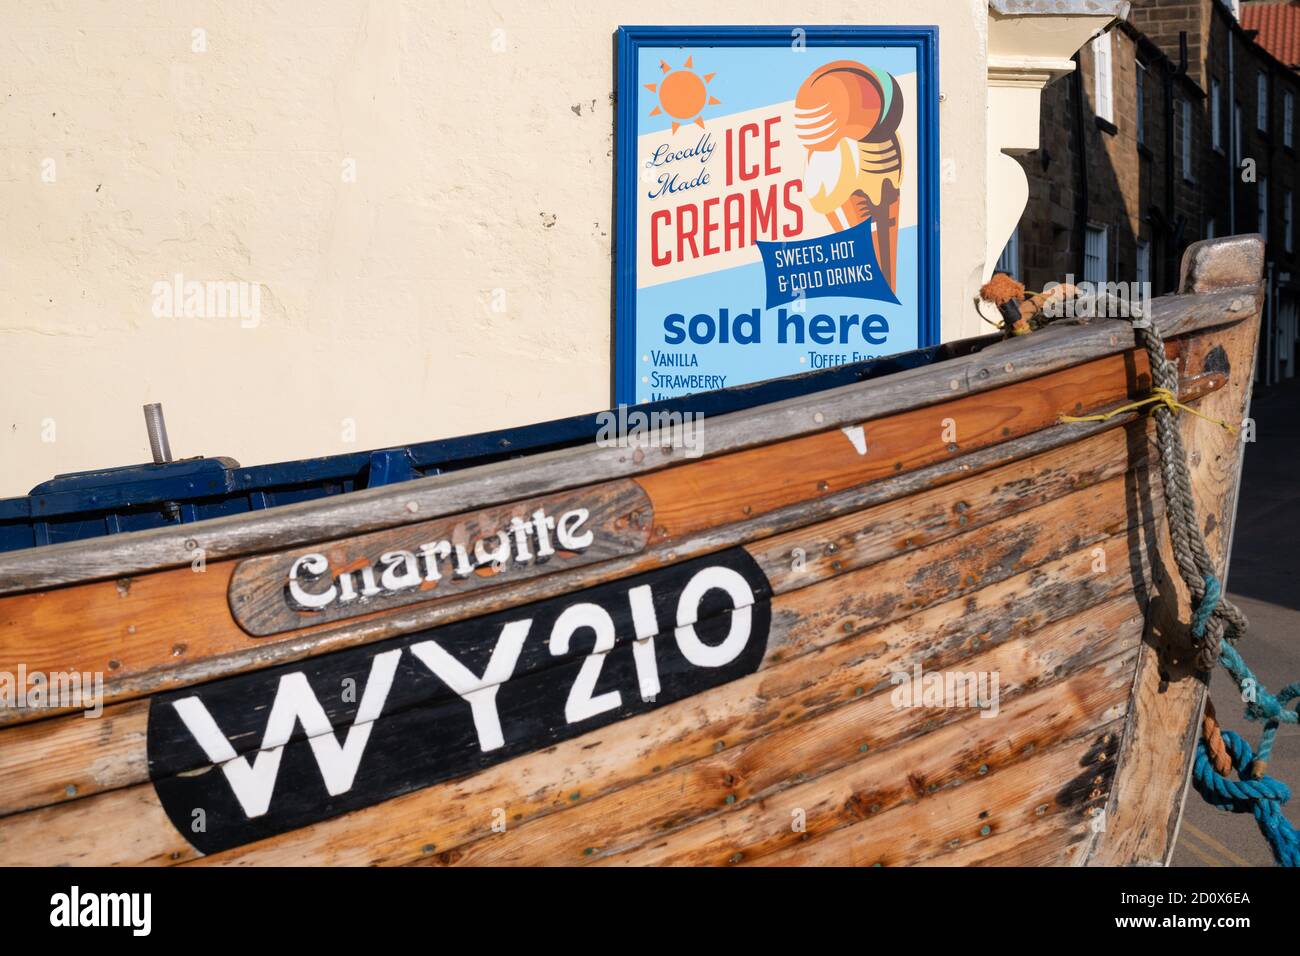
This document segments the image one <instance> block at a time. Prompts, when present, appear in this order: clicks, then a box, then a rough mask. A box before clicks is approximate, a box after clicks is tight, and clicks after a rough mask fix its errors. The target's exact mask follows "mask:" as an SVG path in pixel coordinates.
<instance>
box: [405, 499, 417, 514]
mask: <svg viewBox="0 0 1300 956" xmlns="http://www.w3.org/2000/svg"><path fill="white" fill-rule="evenodd" d="M406 510H407V511H409V512H410V513H411V514H415V513H416V512H417V511H419V510H420V503H419V502H418V501H408V502H407V503H406Z"/></svg>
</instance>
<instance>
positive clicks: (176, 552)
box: [0, 291, 1255, 594]
mask: <svg viewBox="0 0 1300 956" xmlns="http://www.w3.org/2000/svg"><path fill="white" fill-rule="evenodd" d="M1254 310H1255V303H1254V301H1253V300H1252V299H1251V298H1250V297H1248V296H1244V295H1241V294H1237V293H1235V292H1232V291H1226V292H1215V293H1210V294H1207V295H1202V296H1197V297H1195V298H1193V299H1190V300H1189V299H1188V298H1187V297H1166V298H1163V299H1157V300H1155V301H1154V302H1152V304H1151V315H1152V319H1153V321H1155V322H1156V323H1157V324H1159V325H1160V327H1161V328H1162V330H1163V331H1164V332H1165V334H1166V336H1169V337H1172V336H1174V335H1177V334H1180V333H1184V332H1188V331H1191V330H1194V329H1201V328H1212V327H1216V326H1220V325H1224V324H1228V323H1231V322H1235V321H1238V320H1240V319H1243V318H1246V317H1248V316H1249V315H1251V314H1253V312H1254ZM1133 344H1134V338H1133V332H1132V329H1131V327H1130V326H1129V324H1128V323H1127V322H1120V321H1112V320H1101V321H1097V322H1094V323H1091V324H1089V325H1081V326H1072V327H1055V328H1049V329H1046V330H1043V331H1042V332H1040V333H1039V334H1037V335H1033V336H1026V337H1023V338H1018V339H1015V340H1012V341H1010V342H1007V343H1002V344H1000V345H998V346H995V347H991V348H990V349H989V350H987V354H975V355H971V356H965V357H961V358H954V359H951V360H949V361H946V362H943V363H939V364H937V365H934V366H928V367H924V368H918V369H913V370H910V371H907V372H902V373H899V374H898V375H893V376H889V377H887V378H884V379H880V380H877V381H874V382H869V383H864V384H863V385H860V386H858V385H855V386H846V387H845V388H841V389H834V390H829V391H826V392H822V393H818V394H815V395H809V396H803V397H801V398H798V399H791V400H789V401H787V402H780V403H774V404H772V405H770V406H766V407H764V408H761V409H757V410H751V411H748V412H743V413H736V414H733V415H727V416H721V417H720V418H718V419H717V420H716V421H714V422H713V423H711V425H710V428H709V433H708V439H707V442H708V447H707V450H706V452H705V453H706V455H721V454H726V453H730V452H735V451H738V450H741V449H748V448H753V447H755V446H759V445H765V444H769V443H772V442H775V441H780V440H783V439H788V438H791V437H795V436H800V435H807V434H811V433H814V432H818V431H823V430H826V429H828V428H839V427H842V426H845V425H856V424H860V423H862V422H863V421H868V420H873V419H877V418H881V417H884V416H887V415H892V414H894V413H897V412H901V411H905V410H908V409H913V408H916V407H918V406H923V405H930V404H933V403H934V401H935V396H937V395H949V396H961V395H975V394H978V393H982V392H988V391H990V390H992V389H995V388H1000V387H1003V386H1007V385H1010V384H1012V383H1015V382H1022V381H1024V380H1026V379H1030V378H1033V377H1034V376H1039V375H1043V374H1045V373H1050V372H1053V371H1054V370H1058V369H1063V368H1068V367H1070V366H1072V365H1077V364H1079V363H1081V362H1086V361H1089V360H1095V359H1097V358H1098V356H1112V355H1116V354H1120V353H1124V352H1130V351H1131V350H1132V349H1133ZM650 441H651V442H652V443H653V444H655V445H656V446H657V445H659V444H665V445H666V444H667V443H668V442H667V440H666V439H663V440H661V438H660V436H658V435H652V436H651V437H650ZM686 453H687V450H686V449H682V448H680V447H679V448H675V449H673V448H670V449H669V450H668V453H667V454H663V455H645V454H642V455H640V456H639V457H638V456H636V455H634V454H633V453H632V451H631V450H629V449H627V448H617V447H614V448H602V447H596V446H584V447H580V448H571V449H563V450H559V451H555V452H548V453H543V454H539V455H535V456H531V457H530V458H529V459H527V460H526V461H525V462H518V461H504V462H499V463H495V464H491V465H486V466H483V467H481V468H475V469H469V470H466V471H463V472H454V473H450V474H446V475H439V476H435V477H431V478H425V479H420V480H418V481H412V482H406V483H403V484H401V485H396V486H388V487H384V488H376V489H367V490H365V491H360V492H355V493H353V494H351V495H347V496H345V497H343V498H341V499H327V500H324V501H315V502H304V503H301V504H297V505H289V506H286V507H283V508H276V509H274V510H271V511H265V512H256V513H253V514H249V515H239V516H232V517H230V518H219V519H214V520H212V521H207V522H202V523H199V524H197V525H194V526H191V527H187V528H182V529H180V530H179V531H178V530H176V529H171V528H166V529H157V530H153V531H144V532H136V533H132V534H126V535H120V536H115V537H113V538H109V539H102V540H95V541H91V542H68V543H64V544H57V545H51V546H48V547H45V548H39V549H32V550H29V551H24V552H21V553H14V554H6V555H0V594H7V593H17V592H21V591H26V590H31V589H35V588H48V587H52V586H56V585H61V584H72V583H78V582H85V581H91V580H96V579H104V578H116V577H122V576H132V575H137V574H142V573H145V572H149V571H156V570H160V569H163V568H169V567H183V566H187V565H189V564H190V563H191V562H192V561H193V560H194V556H195V553H196V551H201V552H202V553H203V554H204V555H205V558H206V560H208V561H217V560H220V559H224V558H231V557H237V556H242V555H247V554H250V553H256V552H259V551H268V550H273V549H276V548H284V547H295V546H298V545H301V544H304V543H307V542H311V541H320V540H332V539H335V538H340V537H343V536H345V535H348V534H356V533H362V532H370V531H377V530H381V529H384V528H390V527H393V526H396V525H400V524H405V523H408V522H410V521H411V520H412V516H413V515H416V516H418V517H419V518H421V519H428V518H434V517H440V516H444V515H449V514H457V513H461V512H468V511H472V510H474V509H476V508H482V507H486V506H489V505H493V504H497V503H500V502H502V501H511V500H517V499H521V498H528V497H533V496H536V495H542V494H550V493H553V492H557V491H562V490H565V489H568V488H573V487H577V486H581V485H584V484H590V483H593V482H600V481H608V480H614V479H618V478H627V477H632V476H635V475H649V474H652V473H653V472H654V471H656V470H658V469H661V468H665V467H668V466H669V465H672V464H676V463H678V462H680V461H682V460H684V459H685V458H686V457H687V454H686Z"/></svg>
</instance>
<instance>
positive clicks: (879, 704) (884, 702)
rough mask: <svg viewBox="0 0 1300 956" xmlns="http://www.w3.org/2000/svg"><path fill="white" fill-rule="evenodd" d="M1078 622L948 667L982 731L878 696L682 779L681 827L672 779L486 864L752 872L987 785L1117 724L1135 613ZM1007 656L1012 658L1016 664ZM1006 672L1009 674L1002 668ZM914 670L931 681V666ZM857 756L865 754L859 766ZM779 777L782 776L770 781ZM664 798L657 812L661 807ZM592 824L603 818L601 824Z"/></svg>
mask: <svg viewBox="0 0 1300 956" xmlns="http://www.w3.org/2000/svg"><path fill="white" fill-rule="evenodd" d="M1087 618H1088V619H1085V620H1079V619H1071V620H1069V621H1066V622H1061V623H1060V624H1058V625H1055V626H1053V627H1049V628H1047V629H1045V630H1044V631H1042V632H1039V633H1036V634H1032V635H1026V636H1025V637H1022V638H1020V639H1019V640H1018V642H1015V643H1013V644H1010V645H1003V646H1002V647H1000V648H999V649H998V650H997V651H996V652H993V653H990V654H984V655H976V656H975V657H972V658H969V659H968V660H965V661H963V662H961V663H960V664H959V665H956V667H955V669H958V670H961V671H965V672H983V673H986V674H988V673H997V674H1000V675H1001V677H1000V680H999V689H1000V698H1001V699H1000V705H999V710H998V711H997V713H996V714H995V715H994V717H995V719H993V720H984V719H982V718H981V716H980V715H979V714H980V712H979V711H970V710H966V711H962V710H956V711H943V710H935V709H926V708H922V709H919V710H917V709H912V708H908V707H901V708H900V707H898V706H896V705H895V704H894V702H893V701H892V700H891V697H892V694H891V693H889V692H886V693H883V694H880V695H878V696H876V697H873V698H872V699H871V701H870V702H869V703H868V704H866V705H865V706H862V707H857V708H855V711H856V712H857V713H856V716H853V717H850V715H849V714H848V713H846V714H845V718H846V720H847V721H849V723H848V724H847V725H846V726H844V727H843V733H842V734H837V733H835V731H836V730H837V729H838V728H834V727H829V726H827V727H819V726H817V725H816V724H813V725H809V726H808V727H803V726H798V727H794V728H788V729H787V730H786V731H785V732H784V735H785V736H789V737H792V738H794V739H793V740H791V741H790V742H788V743H787V742H784V741H779V740H778V739H777V735H773V737H772V738H771V739H768V738H760V739H759V741H756V742H755V743H754V744H753V745H751V747H750V748H748V749H749V750H750V751H751V752H750V753H745V754H740V753H730V754H727V755H722V754H720V755H718V757H717V758H714V759H713V760H711V761H709V760H706V761H701V762H700V766H698V767H696V766H692V768H691V769H692V773H691V776H692V777H698V778H699V784H697V786H699V788H700V789H701V790H702V791H703V795H704V796H705V797H708V796H712V797H714V799H713V800H711V801H708V802H707V803H705V802H704V801H701V803H702V804H704V805H702V806H697V809H698V810H699V811H700V812H699V819H697V820H695V821H688V822H685V823H684V824H679V825H676V826H674V824H676V823H677V821H679V820H680V819H681V818H682V817H683V816H684V815H685V811H686V808H685V807H683V804H684V803H686V800H684V799H683V795H686V796H689V795H690V794H691V791H692V783H691V782H689V781H683V783H682V785H681V786H680V787H679V788H678V789H677V790H672V791H667V790H666V789H665V788H666V784H667V783H669V782H671V777H672V775H669V780H666V781H664V783H663V785H661V786H660V787H658V788H657V789H659V790H664V791H665V793H664V796H663V798H662V800H660V801H658V802H656V801H638V800H636V796H637V795H638V791H639V790H641V789H642V787H634V788H629V789H628V790H625V791H621V792H619V793H618V794H615V795H613V796H612V797H611V798H609V799H608V800H607V801H604V800H603V801H597V802H596V803H593V804H591V805H588V806H586V807H585V808H583V809H584V811H585V817H586V819H583V817H582V816H580V815H579V814H578V813H577V812H576V811H570V812H569V813H565V814H556V815H555V816H554V817H552V818H548V819H549V820H553V821H555V824H554V826H553V827H552V829H554V830H555V831H557V832H554V833H551V834H548V835H546V837H545V838H544V837H543V836H542V835H541V834H540V832H538V833H537V834H536V835H531V846H530V845H528V843H525V845H524V847H522V848H521V847H520V846H518V844H519V843H521V842H523V841H521V839H520V837H519V834H520V833H522V832H523V830H519V831H516V833H515V839H514V840H497V839H493V838H487V839H485V840H484V841H482V842H484V843H486V844H487V845H488V846H489V847H490V848H492V849H491V850H489V852H488V854H486V861H489V862H492V861H495V862H500V863H508V864H514V863H519V862H524V863H528V862H539V861H540V859H539V858H540V857H544V856H545V855H546V854H547V853H552V852H553V853H554V854H555V858H557V859H563V858H565V857H566V856H571V855H572V854H571V853H569V852H566V851H568V850H570V849H571V848H572V847H573V846H574V845H575V843H576V844H583V843H587V842H592V843H595V844H596V845H598V846H600V850H599V851H598V852H597V854H595V856H596V859H597V861H598V862H608V863H612V864H616V865H631V866H647V865H652V866H661V865H671V866H719V865H724V864H727V863H739V862H741V861H742V860H746V861H751V862H752V861H753V860H756V859H759V858H760V857H762V856H764V855H765V854H767V853H772V852H776V851H778V850H780V849H782V848H784V847H788V846H794V845H797V844H799V843H801V842H804V841H805V840H807V839H816V838H817V837H819V836H821V835H824V834H826V833H829V832H830V831H832V830H834V829H837V828H839V827H841V826H846V825H849V824H851V823H856V822H857V821H859V820H862V819H866V818H869V817H875V816H878V815H879V814H880V813H882V812H885V811H887V810H889V809H890V808H892V807H894V806H898V805H901V804H903V803H907V802H910V801H912V800H916V799H919V798H920V797H923V796H925V795H926V794H929V793H934V792H937V791H939V790H941V789H946V788H950V787H959V786H962V785H964V784H965V783H967V782H969V781H971V780H973V779H977V778H978V777H980V776H984V775H987V774H991V773H997V772H998V771H999V770H1001V769H1003V768H1005V767H1006V766H1008V765H1010V764H1012V763H1014V762H1016V761H1017V760H1019V759H1022V758H1024V757H1025V756H1027V755H1028V754H1029V753H1032V752H1035V751H1041V750H1043V749H1046V748H1048V747H1050V746H1052V745H1053V744H1055V743H1056V742H1057V741H1059V740H1063V739H1066V738H1069V737H1073V736H1077V735H1078V734H1080V733H1082V732H1085V731H1087V730H1089V729H1092V728H1093V727H1096V726H1098V725H1100V724H1104V723H1109V722H1111V721H1113V720H1115V719H1116V718H1118V717H1121V716H1123V715H1124V714H1125V713H1126V711H1127V698H1128V690H1129V688H1130V685H1131V682H1132V675H1133V666H1134V659H1133V652H1134V651H1135V650H1136V648H1137V644H1138V642H1139V641H1140V640H1141V637H1142V615H1141V612H1140V611H1139V610H1138V608H1137V606H1136V604H1135V602H1134V601H1133V600H1132V599H1131V596H1130V597H1128V598H1125V599H1122V600H1120V601H1118V602H1115V603H1114V604H1112V605H1108V606H1106V607H1103V608H1098V609H1096V610H1094V611H1090V612H1088V615H1087ZM1017 644H1018V645H1020V646H1017ZM1018 654H1023V655H1024V656H1023V658H1022V659H1020V660H1016V659H1015V655H1018ZM1099 662H1100V663H1099ZM1007 664H1009V665H1010V669H1003V668H1004V666H1005V665H1007ZM926 669H927V670H929V671H930V672H932V673H934V672H937V671H936V668H935V667H933V666H927V667H926ZM1075 675H1077V676H1075ZM847 710H848V709H847V708H846V711H847ZM946 720H947V721H951V722H945V721H946ZM899 723H904V724H911V725H912V726H914V727H919V728H924V732H923V733H922V734H921V735H920V736H917V737H909V736H906V735H905V734H902V733H899V734H895V733H891V730H892V727H891V725H897V724H899ZM882 738H883V739H884V740H885V741H889V740H890V739H894V740H900V741H905V743H900V744H894V745H892V746H888V745H886V746H885V747H884V748H883V749H882V748H881V747H880V746H877V741H878V740H880V739H882ZM855 742H858V743H859V746H858V747H855V746H853V744H854V743H855ZM862 744H865V745H867V746H869V747H870V748H871V749H870V750H869V751H867V752H866V753H865V754H861V755H859V754H858V753H857V751H858V750H859V749H860V746H861V745H862ZM843 754H848V755H850V756H848V757H847V758H846V757H844V756H843ZM837 756H838V757H839V759H838V761H836V759H835V758H836V757H837ZM855 757H856V759H854V758H855ZM710 763H712V764H714V765H716V766H709V764H710ZM837 763H838V764H839V769H836V766H837ZM791 769H793V770H794V773H792V774H791V775H790V776H789V777H785V778H782V777H781V776H780V775H781V773H782V772H783V771H789V770H791ZM819 772H822V773H824V774H825V775H824V776H819ZM728 776H730V777H732V778H734V779H735V780H736V781H737V784H736V785H734V786H733V787H732V788H730V792H731V793H732V794H733V795H734V796H735V797H736V802H735V803H733V804H731V805H725V806H724V805H723V804H722V803H721V802H720V801H718V800H717V799H716V795H717V792H718V781H719V780H725V778H726V777H728ZM774 780H775V781H776V783H773V781H774ZM1062 783H1064V781H1062ZM764 785H766V786H764ZM646 789H649V788H646ZM669 793H671V803H669V804H667V806H666V807H665V803H664V801H667V800H668V799H669V796H668V794H669ZM647 795H648V794H647ZM607 802H608V803H609V804H610V805H609V806H607V807H605V806H603V805H604V804H606V803H607ZM598 815H603V816H604V819H605V822H604V823H603V824H602V821H601V820H599V819H597V817H598ZM609 821H613V822H612V823H611V822H609ZM796 822H797V823H798V825H799V829H796V828H795V826H794V824H795V823H796ZM584 824H586V826H585V827H584ZM670 828H671V829H670ZM665 831H667V832H665ZM602 841H603V842H602ZM468 855H472V851H471V852H470V854H468ZM606 857H608V859H606ZM483 861H484V860H483V859H479V860H476V862H483Z"/></svg>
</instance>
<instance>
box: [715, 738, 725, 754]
mask: <svg viewBox="0 0 1300 956" xmlns="http://www.w3.org/2000/svg"><path fill="white" fill-rule="evenodd" d="M726 746H727V742H726V741H725V740H719V741H718V742H717V743H715V744H714V745H713V752H714V753H715V754H719V753H722V751H723V750H724V749H725V748H726Z"/></svg>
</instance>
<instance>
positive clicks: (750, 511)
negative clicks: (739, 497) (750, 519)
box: [740, 505, 754, 514]
mask: <svg viewBox="0 0 1300 956" xmlns="http://www.w3.org/2000/svg"><path fill="white" fill-rule="evenodd" d="M740 510H741V511H743V512H745V514H753V513H754V506H753V505H745V507H743V508H741V509H740Z"/></svg>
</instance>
